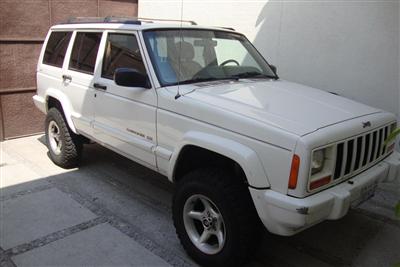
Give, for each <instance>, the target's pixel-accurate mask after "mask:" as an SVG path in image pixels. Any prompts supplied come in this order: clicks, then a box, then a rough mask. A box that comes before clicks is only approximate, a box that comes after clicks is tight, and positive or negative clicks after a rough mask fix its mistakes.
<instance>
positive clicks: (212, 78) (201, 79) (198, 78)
mask: <svg viewBox="0 0 400 267" xmlns="http://www.w3.org/2000/svg"><path fill="white" fill-rule="evenodd" d="M238 79H239V78H236V77H223V78H216V77H197V78H193V79H188V80H184V81H180V82H175V83H172V84H169V85H170V86H172V85H178V84H179V85H181V84H191V83H200V82H210V81H220V80H238Z"/></svg>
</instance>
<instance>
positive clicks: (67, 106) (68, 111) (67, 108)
mask: <svg viewBox="0 0 400 267" xmlns="http://www.w3.org/2000/svg"><path fill="white" fill-rule="evenodd" d="M45 95H46V103H48V100H49V97H50V96H51V97H53V98H55V99H57V100H58V101H59V102H60V103H61V106H62V108H63V111H64V116H65V119H66V120H67V123H68V126H69V128H70V129H71V130H72V131H73V132H74V133H76V134H77V133H78V132H77V131H76V128H75V125H74V122H73V121H72V112H73V111H72V106H71V103H70V102H69V100H68V97H67V96H66V95H65V94H64V93H63V92H61V91H60V90H57V89H53V88H49V89H47V90H46V93H45Z"/></svg>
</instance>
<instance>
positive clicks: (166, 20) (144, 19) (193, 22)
mask: <svg viewBox="0 0 400 267" xmlns="http://www.w3.org/2000/svg"><path fill="white" fill-rule="evenodd" d="M137 19H138V20H140V21H143V22H154V21H165V22H184V23H189V24H191V25H197V23H196V22H195V21H193V20H180V19H153V18H140V17H139V18H137Z"/></svg>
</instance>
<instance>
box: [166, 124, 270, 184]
mask: <svg viewBox="0 0 400 267" xmlns="http://www.w3.org/2000/svg"><path fill="white" fill-rule="evenodd" d="M193 155H195V157H194V159H195V160H196V161H197V163H200V164H193V162H190V161H188V159H187V158H188V156H193ZM196 156H198V157H196ZM207 156H211V159H209V158H208V160H206V161H205V162H198V161H202V160H204V158H206V159H207ZM214 160H217V161H219V162H218V163H222V164H233V168H234V170H235V172H238V173H240V172H241V171H242V172H243V175H244V179H245V182H247V183H248V184H249V185H250V186H252V187H256V188H268V187H270V184H269V182H268V178H267V175H266V173H265V171H264V168H263V165H262V163H261V161H260V160H259V158H258V156H257V154H256V152H255V151H254V150H252V149H251V148H249V147H247V146H245V145H243V144H241V143H238V142H236V141H234V140H231V139H227V138H224V137H220V136H216V135H211V134H208V133H203V132H194V131H191V132H188V133H187V134H185V136H184V138H183V140H182V142H180V145H179V146H178V147H177V148H176V150H175V152H174V153H173V154H172V157H171V164H170V170H169V179H170V180H171V181H173V182H174V181H176V180H179V178H180V177H181V176H182V175H183V174H184V173H185V172H187V171H188V170H191V169H193V168H190V167H199V166H204V164H208V163H209V162H211V163H214Z"/></svg>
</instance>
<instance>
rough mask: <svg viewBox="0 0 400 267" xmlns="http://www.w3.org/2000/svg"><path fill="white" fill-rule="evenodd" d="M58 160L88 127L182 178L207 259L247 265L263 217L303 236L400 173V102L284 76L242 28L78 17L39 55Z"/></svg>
mask: <svg viewBox="0 0 400 267" xmlns="http://www.w3.org/2000/svg"><path fill="white" fill-rule="evenodd" d="M33 99H34V102H35V104H36V106H37V107H38V108H39V109H40V110H41V111H43V112H44V113H46V114H47V117H46V123H45V127H46V129H45V132H46V140H47V145H48V148H49V152H50V153H49V155H50V158H51V159H52V161H53V162H54V163H55V164H57V165H59V166H61V167H65V168H70V167H74V166H76V165H77V164H78V163H79V158H80V155H81V152H82V147H83V143H85V141H87V140H88V139H90V140H93V141H95V142H97V143H99V144H101V145H104V146H105V147H107V148H109V149H111V150H114V151H116V152H117V153H119V154H121V155H124V156H126V157H128V158H130V159H132V160H134V161H137V162H139V163H141V164H143V165H145V166H147V167H149V168H151V169H153V170H155V171H157V172H159V173H161V174H163V175H165V176H167V177H168V179H169V180H170V181H171V182H174V183H176V187H175V194H174V197H173V220H174V224H175V227H176V231H177V234H178V237H179V239H180V241H181V243H182V245H183V247H184V248H185V250H186V251H187V253H188V254H189V255H190V256H191V257H193V259H195V260H196V261H197V262H199V263H200V264H203V265H227V266H228V265H229V266H230V265H238V264H240V263H242V262H243V261H244V260H245V257H246V255H248V254H249V253H248V252H251V250H252V248H254V246H256V245H257V242H256V237H257V236H260V234H259V231H260V230H262V229H261V228H259V227H258V225H261V224H260V222H262V223H263V224H264V226H265V227H266V228H267V229H268V231H269V232H271V233H274V234H278V235H286V236H289V235H293V234H295V233H298V232H300V231H302V230H304V229H306V228H308V227H310V226H312V225H315V224H317V223H319V222H322V221H324V220H333V219H339V218H341V217H343V216H344V215H345V214H346V213H347V211H348V210H349V208H350V207H351V206H355V205H357V204H359V203H360V202H362V201H364V200H366V199H368V198H369V197H371V196H372V195H373V194H374V191H375V188H376V185H377V183H378V182H380V181H384V180H394V179H395V178H398V177H399V175H400V154H399V153H398V152H395V151H394V145H395V144H394V141H393V142H391V143H388V144H386V143H385V142H384V141H385V139H386V138H387V137H388V135H389V134H390V133H391V131H393V130H394V129H395V127H396V117H395V116H394V115H393V114H390V113H387V112H385V111H382V110H378V109H375V108H372V107H369V106H366V105H363V104H360V103H357V102H354V101H351V100H348V99H346V98H343V97H340V96H337V95H334V94H331V93H327V92H324V91H321V90H318V89H314V88H310V87H307V86H303V85H300V84H295V83H291V82H287V81H284V80H281V79H279V78H278V76H277V74H276V69H275V68H274V67H273V66H271V65H269V64H268V63H267V62H266V61H265V59H264V58H263V57H262V56H261V55H260V53H259V52H257V50H256V49H255V48H254V46H253V45H252V44H251V43H250V42H249V41H248V40H247V39H246V37H245V36H244V35H242V34H240V33H237V32H235V31H234V30H231V29H223V28H217V27H215V28H212V27H200V26H196V25H187V26H182V25H167V24H163V23H159V24H156V23H146V21H143V20H139V19H117V18H110V17H108V18H105V19H101V18H97V19H94V18H92V19H89V18H87V19H86V21H85V19H76V20H73V21H70V22H69V23H66V24H61V25H56V26H53V27H52V28H51V29H50V31H49V33H48V35H47V37H46V41H45V43H44V45H43V49H42V51H41V54H40V58H39V63H38V67H37V95H35V96H34V97H33Z"/></svg>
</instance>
